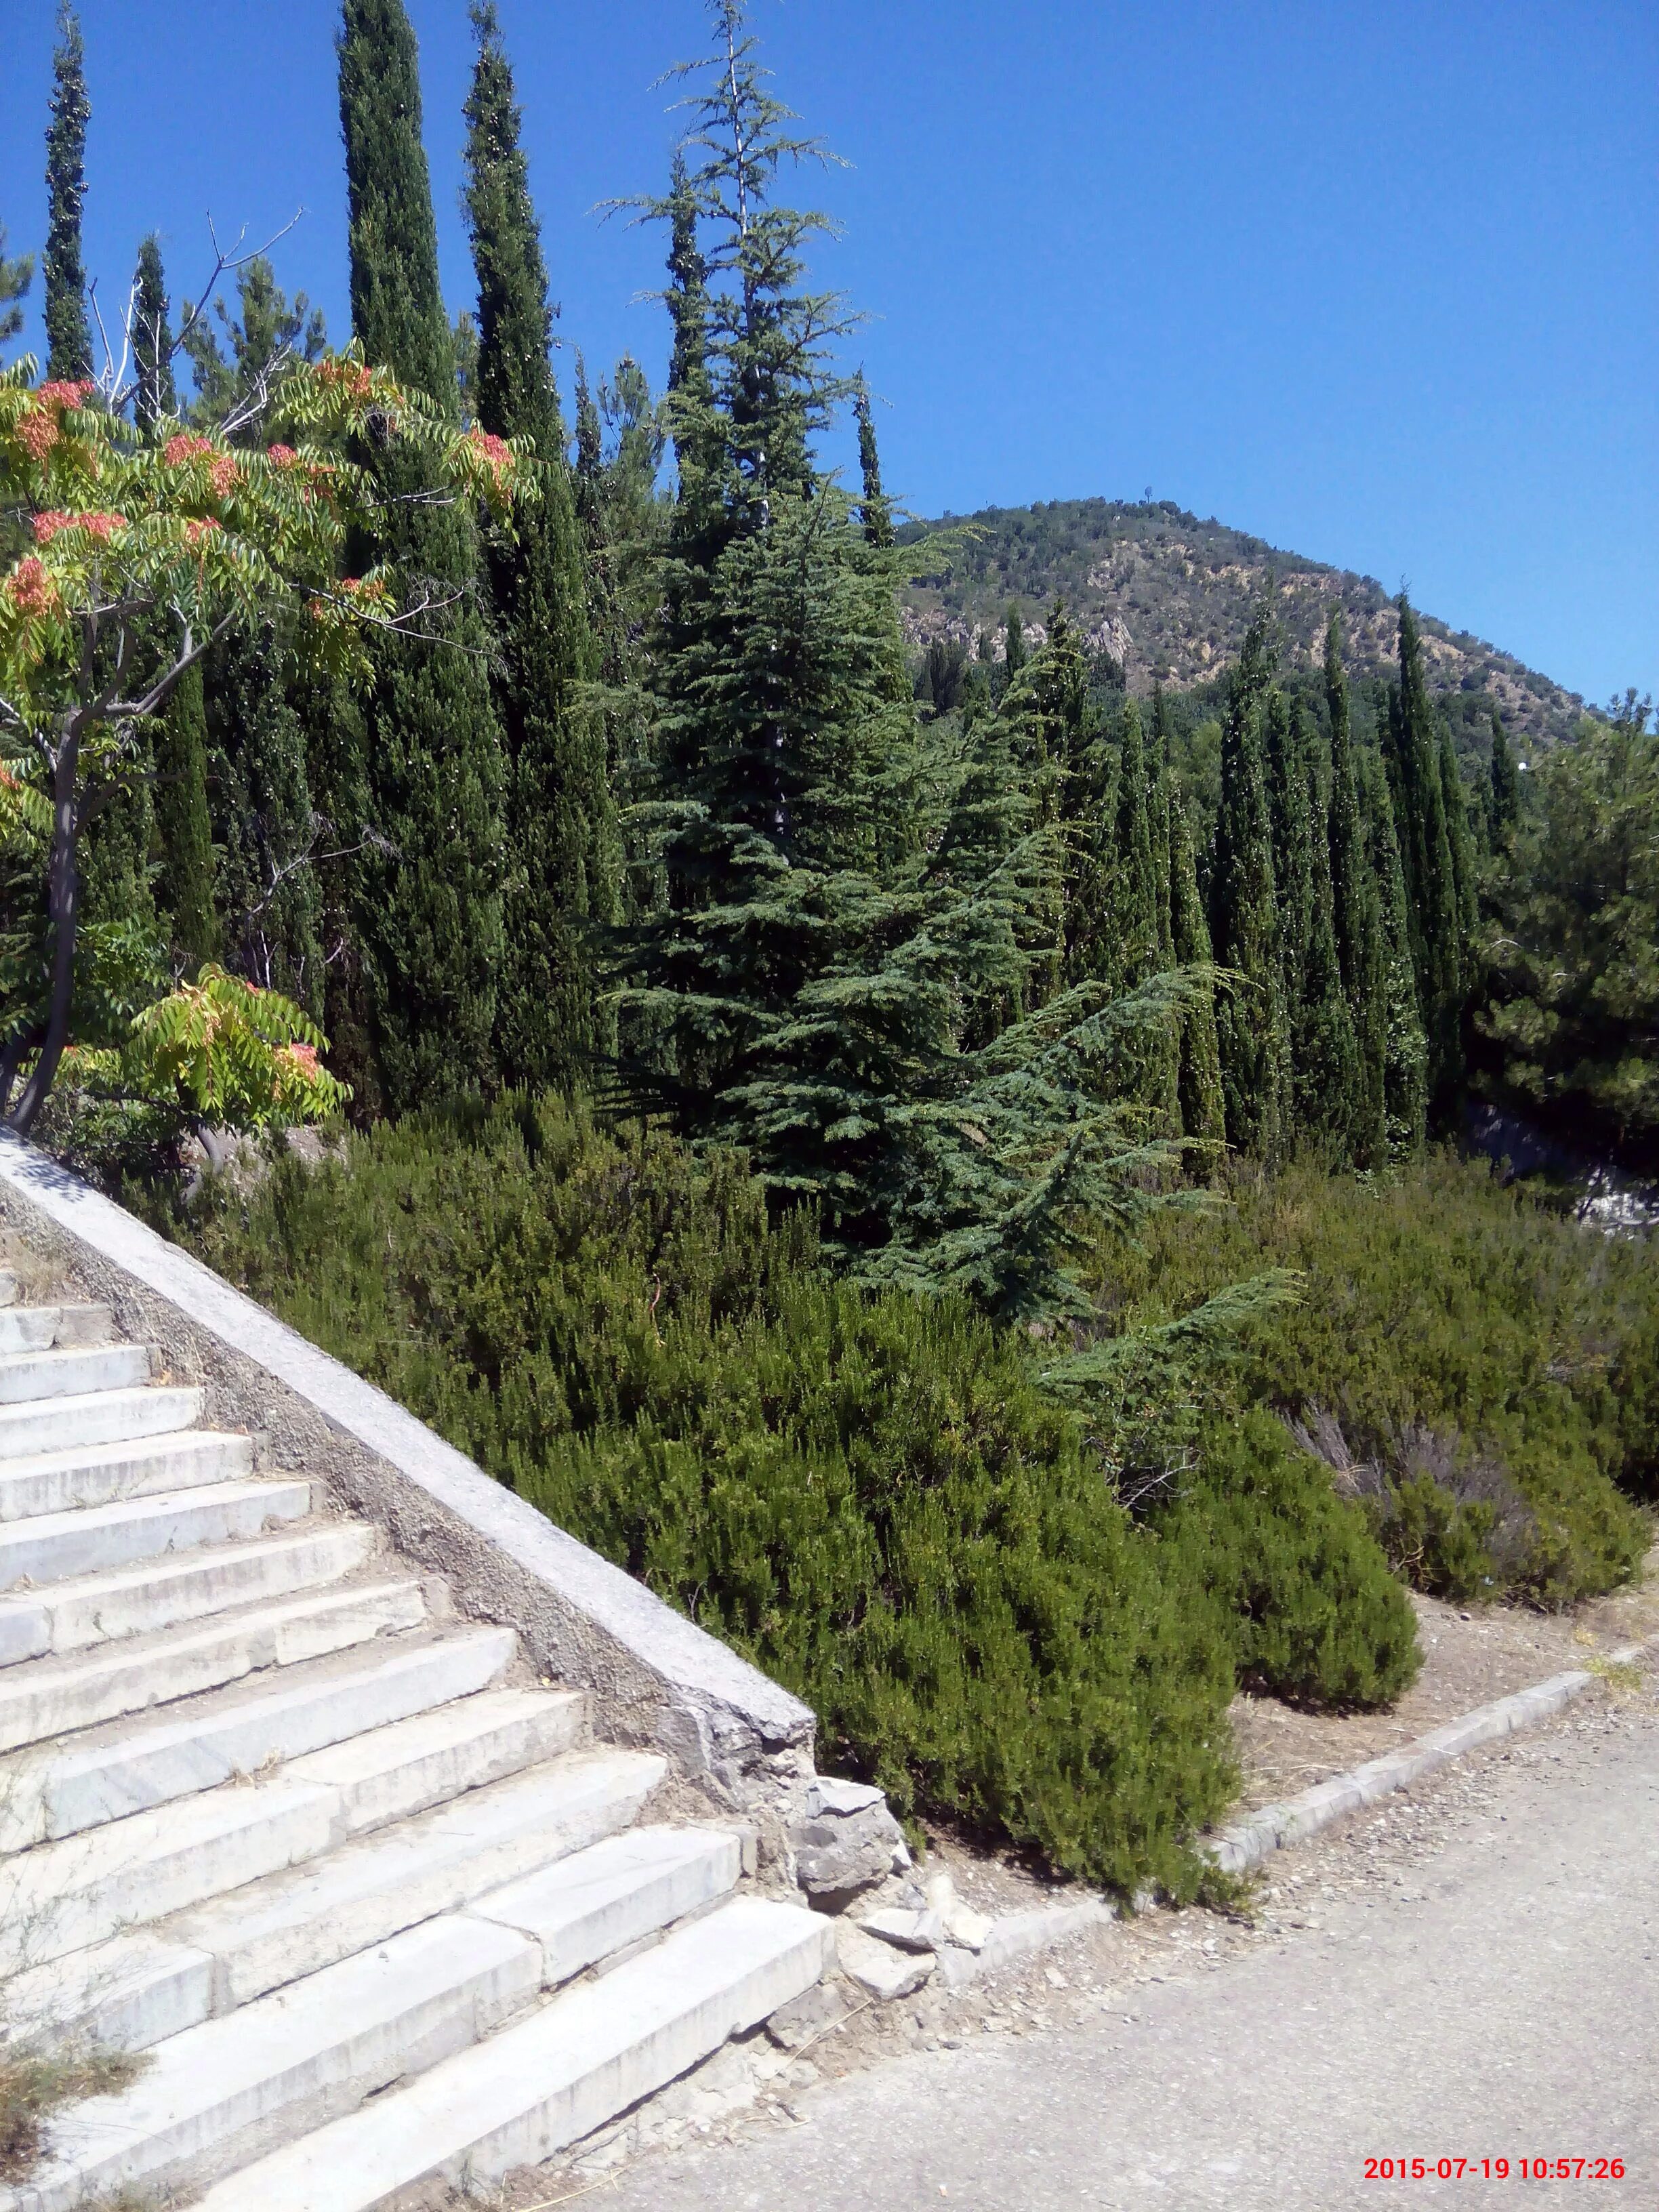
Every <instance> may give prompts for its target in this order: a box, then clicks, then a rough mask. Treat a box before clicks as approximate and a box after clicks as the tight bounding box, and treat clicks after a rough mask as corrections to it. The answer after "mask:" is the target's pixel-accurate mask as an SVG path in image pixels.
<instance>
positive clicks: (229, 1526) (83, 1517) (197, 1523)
mask: <svg viewBox="0 0 1659 2212" xmlns="http://www.w3.org/2000/svg"><path fill="white" fill-rule="evenodd" d="M310 1510H311V1485H310V1484H309V1483H308V1482H307V1481H305V1480H303V1479H302V1478H301V1477H298V1476H295V1475H281V1476H275V1475H274V1476H271V1477H270V1478H269V1479H268V1480H261V1481H246V1482H216V1483H206V1484H204V1485H203V1486H201V1487H200V1488H198V1489H195V1490H179V1491H161V1492H158V1493H157V1494H156V1495H155V1496H154V1497H149V1498H123V1499H122V1500H120V1501H119V1503H118V1504H113V1505H88V1506H82V1507H77V1508H76V1509H75V1510H73V1511H71V1512H68V1513H41V1514H37V1515H36V1516H35V1517H34V1518H33V1520H32V1521H9V1522H6V1523H5V1524H4V1525H3V1526H0V1589H15V1587H16V1585H17V1584H18V1583H21V1582H27V1583H29V1584H30V1585H31V1586H32V1587H33V1588H35V1589H39V1588H40V1586H41V1585H42V1584H43V1583H57V1582H67V1581H69V1580H70V1577H72V1576H76V1575H90V1574H96V1573H98V1572H99V1571H100V1570H106V1571H107V1570H112V1569H114V1568H117V1567H125V1566H131V1565H133V1563H134V1562H135V1561H137V1560H139V1559H157V1558H160V1557H161V1554H163V1553H167V1552H185V1551H193V1550H195V1549H196V1547H197V1546H198V1545H202V1544H228V1543H231V1542H234V1541H235V1540H236V1539H237V1538H238V1537H241V1536H257V1535H258V1534H261V1532H262V1531H263V1530H264V1528H266V1526H267V1525H268V1524H269V1523H270V1522H281V1521H298V1520H300V1519H301V1518H302V1516H304V1515H306V1514H307V1513H309V1512H310Z"/></svg>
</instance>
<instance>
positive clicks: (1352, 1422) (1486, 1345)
mask: <svg viewBox="0 0 1659 2212" xmlns="http://www.w3.org/2000/svg"><path fill="white" fill-rule="evenodd" d="M1228 1194H1229V1196H1230V1198H1231V1201H1232V1203H1231V1206H1230V1207H1229V1208H1228V1209H1227V1210H1226V1211H1225V1212H1222V1213H1221V1214H1219V1215H1218V1216H1213V1217H1209V1218H1205V1217H1196V1216H1193V1215H1182V1214H1178V1213H1173V1212H1170V1213H1164V1214H1159V1215H1156V1216H1154V1217H1153V1218H1152V1221H1151V1222H1150V1223H1149V1225H1147V1228H1146V1231H1145V1233H1144V1235H1143V1237H1142V1240H1141V1245H1140V1249H1139V1252H1137V1253H1131V1254H1126V1253H1125V1252H1124V1251H1123V1249H1122V1248H1121V1247H1119V1248H1116V1249H1115V1250H1114V1251H1113V1252H1112V1254H1111V1255H1109V1257H1107V1258H1105V1259H1103V1261H1102V1264H1101V1267H1100V1282H1101V1285H1102V1288H1101V1296H1102V1299H1103V1305H1104V1308H1105V1310H1106V1311H1107V1313H1108V1315H1109V1325H1110V1326H1111V1327H1114V1328H1121V1327H1124V1326H1126V1325H1130V1324H1144V1323H1147V1322H1158V1321H1159V1320H1162V1319H1164V1318H1165V1317H1167V1316H1170V1315H1174V1314H1178V1313H1182V1312H1183V1311H1185V1310H1188V1308H1189V1307H1191V1306H1194V1305H1195V1304H1198V1303H1199V1302H1200V1300H1202V1299H1203V1298H1205V1297H1208V1296H1210V1295H1211V1294H1212V1292H1214V1291H1217V1290H1218V1289H1219V1288H1221V1287H1222V1286H1223V1285H1225V1284H1228V1283H1230V1282H1233V1281H1237V1280H1238V1279H1241V1278H1243V1277H1248V1276H1250V1275H1252V1274H1255V1273H1257V1272H1258V1271H1260V1270H1261V1269H1262V1268H1264V1267H1292V1268H1297V1269H1300V1270H1302V1271H1303V1272H1304V1275H1305V1277H1306V1288H1305V1292H1304V1296H1303V1297H1302V1298H1301V1299H1300V1300H1299V1301H1298V1302H1297V1304H1295V1305H1293V1306H1286V1307H1282V1308H1279V1309H1277V1310H1273V1311H1272V1312H1270V1313H1267V1314H1266V1315H1264V1316H1262V1317H1261V1319H1260V1320H1258V1321H1256V1322H1253V1323H1252V1324H1250V1325H1249V1328H1248V1329H1247V1330H1246V1332H1245V1335H1244V1348H1243V1356H1242V1357H1241V1358H1239V1359H1238V1361H1237V1364H1236V1368H1235V1373H1234V1376H1233V1380H1232V1384H1231V1389H1232V1394H1233V1395H1234V1396H1235V1397H1236V1399H1237V1401H1238V1402H1239V1403H1241V1404H1257V1405H1267V1406H1272V1407H1278V1408H1279V1409H1282V1410H1283V1411H1284V1412H1285V1413H1287V1414H1289V1415H1291V1416H1292V1417H1294V1418H1297V1419H1304V1421H1305V1420H1307V1419H1310V1417H1311V1416H1312V1415H1313V1414H1314V1413H1316V1411H1317V1410H1318V1409H1321V1408H1323V1409H1326V1410H1327V1411H1328V1412H1329V1413H1331V1414H1332V1415H1333V1416H1334V1419H1336V1420H1337V1421H1338V1422H1339V1423H1340V1429H1341V1431H1342V1432H1343V1434H1344V1436H1345V1437H1346V1440H1347V1443H1348V1445H1349V1446H1350V1447H1351V1449H1352V1453H1353V1455H1354V1457H1355V1459H1356V1460H1358V1461H1364V1462H1371V1463H1372V1464H1373V1465H1375V1466H1376V1467H1377V1468H1381V1469H1383V1471H1384V1480H1383V1481H1382V1483H1381V1485H1380V1486H1379V1487H1378V1489H1377V1492H1376V1495H1375V1496H1374V1497H1373V1498H1371V1500H1370V1502H1369V1503H1368V1504H1367V1505H1366V1510H1367V1512H1368V1513H1369V1514H1370V1516H1371V1518H1372V1520H1373V1522H1374V1525H1375V1526H1376V1528H1377V1530H1378V1533H1379V1534H1380V1535H1381V1536H1382V1538H1383V1541H1384V1543H1385V1544H1386V1546H1387V1547H1388V1548H1389V1551H1390V1553H1391V1555H1392V1556H1393V1557H1394V1558H1395V1559H1396V1560H1397V1561H1398V1562H1399V1563H1400V1564H1401V1566H1402V1567H1403V1568H1404V1569H1405V1570H1406V1571H1407V1572H1409V1574H1410V1575H1411V1577H1412V1578H1413V1580H1414V1581H1416V1582H1417V1583H1419V1585H1420V1586H1421V1587H1423V1588H1425V1589H1431V1590H1440V1591H1443V1593H1444V1594H1447V1595H1461V1596H1474V1595H1481V1596H1486V1597H1495V1596H1504V1595H1510V1596H1516V1597H1522V1598H1527V1599H1530V1600H1532V1601H1534V1602H1537V1603H1540V1604H1544V1605H1550V1606H1559V1605H1565V1604H1567V1603H1570V1602H1571V1601H1573V1600H1574V1599H1576V1598H1578V1597H1581V1596H1584V1595H1589V1594H1592V1593H1595V1592H1598V1591H1601V1590H1605V1589H1611V1588H1613V1586H1615V1585H1616V1584H1618V1583H1621V1582H1624V1581H1626V1580H1627V1579H1628V1578H1629V1577H1630V1576H1631V1575H1632V1573H1633V1572H1634V1571H1635V1570H1636V1568H1637V1566H1638V1564H1639V1562H1640V1560H1641V1559H1642V1557H1643V1554H1644V1551H1645V1550H1646V1547H1647V1545H1648V1542H1649V1541H1650V1534H1651V1531H1650V1522H1649V1521H1648V1518H1647V1516H1645V1515H1644V1513H1643V1512H1642V1511H1641V1510H1639V1507H1638V1504H1637V1503H1636V1502H1634V1501H1635V1500H1636V1499H1637V1498H1640V1497H1642V1496H1651V1495H1652V1492H1653V1486H1654V1482H1655V1469H1656V1463H1659V1381H1656V1376H1655V1348H1656V1345H1659V1267H1655V1266H1654V1264H1653V1256H1654V1255H1653V1253H1652V1251H1651V1249H1650V1246H1649V1245H1648V1244H1646V1243H1639V1242H1638V1243H1624V1242H1620V1241H1618V1240H1612V1239H1608V1238H1607V1237H1603V1236H1602V1235H1601V1233H1600V1232H1599V1231H1596V1230H1595V1229H1591V1228H1586V1227H1582V1226H1580V1225H1577V1223H1574V1222H1572V1221H1570V1220H1565V1219H1563V1218H1560V1217H1559V1215H1556V1214H1553V1213H1552V1212H1548V1211H1547V1210H1546V1209H1545V1208H1544V1207H1543V1206H1540V1205H1537V1204H1535V1203H1534V1201H1533V1200H1531V1199H1530V1198H1528V1196H1527V1194H1525V1193H1524V1192H1523V1191H1521V1190H1519V1189H1516V1188H1504V1187H1503V1185H1502V1184H1501V1183H1500V1182H1498V1179H1497V1178H1496V1177H1495V1176H1493V1175H1492V1173H1491V1172H1489V1171H1488V1170H1486V1168H1484V1167H1483V1166H1480V1165H1471V1164H1465V1163H1462V1162H1460V1161H1458V1160H1456V1159H1455V1158H1449V1157H1445V1156H1436V1157H1433V1158H1430V1159H1429V1160H1427V1161H1425V1162H1424V1163H1422V1164H1419V1165H1418V1166H1416V1167H1413V1169H1411V1170H1401V1172H1400V1173H1399V1175H1398V1176H1394V1177H1390V1178H1382V1177H1379V1178H1376V1179H1375V1180H1372V1179H1368V1178H1364V1177H1360V1176H1352V1175H1339V1176H1330V1175H1328V1174H1326V1173H1325V1172H1324V1171H1323V1170H1319V1169H1316V1168H1312V1167H1300V1168H1294V1169H1291V1170H1287V1171H1285V1173H1283V1174H1281V1175H1279V1176H1275V1177H1272V1178H1268V1177H1265V1176H1259V1175H1255V1174H1249V1173H1245V1172H1240V1173H1239V1174H1238V1175H1237V1176H1236V1177H1235V1178H1234V1180H1233V1182H1232V1183H1231V1188H1230V1190H1229V1193H1228ZM1621 1483H1622V1484H1623V1485H1625V1486H1626V1490H1625V1491H1621V1488H1620V1484H1621ZM1626 1491H1627V1492H1628V1493H1629V1494H1626ZM1516 1498H1518V1500H1519V1501H1520V1502H1521V1504H1522V1507H1523V1508H1524V1516H1525V1526H1524V1529H1523V1530H1521V1529H1520V1527H1519V1523H1518V1522H1517V1517H1516V1514H1515V1512H1514V1511H1513V1510H1510V1505H1509V1504H1507V1503H1506V1502H1505V1501H1506V1500H1510V1499H1516ZM1518 1532H1519V1533H1520V1534H1522V1536H1523V1541H1516V1538H1517V1533H1518Z"/></svg>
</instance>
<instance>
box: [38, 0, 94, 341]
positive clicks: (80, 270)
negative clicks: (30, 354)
mask: <svg viewBox="0 0 1659 2212" xmlns="http://www.w3.org/2000/svg"><path fill="white" fill-rule="evenodd" d="M51 118H52V119H51V121H50V123H49V124H48V125H47V126H46V253H45V255H44V257H43V263H42V270H43V275H44V276H45V279H46V374H47V375H48V376H52V377H61V378H64V379H66V380H70V381H71V382H72V381H73V380H75V379H76V378H77V377H83V376H90V375H91V374H92V325H91V322H90V321H89V320H88V315H87V272H86V266H85V264H84V262H83V260H82V251H81V222H82V212H83V210H84V208H85V205H86V197H87V125H88V122H89V121H90V120H91V118H92V102H91V101H90V100H88V97H87V78H86V50H85V48H84V46H82V40H81V22H80V18H79V17H78V16H77V15H76V12H75V10H74V9H73V8H72V7H70V5H69V0H59V4H58V44H57V46H56V48H55V49H54V51H53V53H52V106H51Z"/></svg>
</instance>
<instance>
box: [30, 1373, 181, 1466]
mask: <svg viewBox="0 0 1659 2212" xmlns="http://www.w3.org/2000/svg"><path fill="white" fill-rule="evenodd" d="M201 1417H202V1394H201V1392H200V1391H199V1390H197V1389H191V1388H187V1387H185V1386H183V1385H179V1384H170V1383H151V1384H149V1387H148V1388H146V1389H136V1390H89V1391H87V1392H86V1393H85V1394H84V1395H81V1396H79V1397H74V1398H47V1399H44V1400H40V1401H36V1402H34V1403H32V1404H27V1405H21V1406H0V1459H19V1458H21V1457H23V1456H25V1455H34V1454H36V1453H39V1452H65V1451H73V1450H75V1449H77V1447H79V1446H80V1445H82V1444H111V1443H123V1442H126V1441H129V1440H131V1438H132V1437H159V1436H167V1435H170V1434H172V1433H173V1431H176V1430H179V1429H190V1428H194V1427H195V1425H196V1424H197V1421H198V1420H199V1419H201Z"/></svg>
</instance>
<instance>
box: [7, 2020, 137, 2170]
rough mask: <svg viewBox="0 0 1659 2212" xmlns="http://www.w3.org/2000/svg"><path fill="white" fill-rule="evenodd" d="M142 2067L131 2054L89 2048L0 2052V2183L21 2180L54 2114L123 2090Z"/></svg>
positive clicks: (43, 2143)
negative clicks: (65, 2107) (67, 2107)
mask: <svg viewBox="0 0 1659 2212" xmlns="http://www.w3.org/2000/svg"><path fill="white" fill-rule="evenodd" d="M144 2063H145V2062H144V2060H143V2058H142V2057H135V2056H134V2054H133V2053H132V2052H131V2051H107V2050H104V2049H100V2047H99V2046H98V2045H95V2044H87V2045H80V2046H70V2047H69V2048H67V2049H64V2050H59V2051H30V2050H21V2051H6V2052H3V2053H0V2181H22V2180H25V2179H27V2176H28V2173H29V2172H30V2169H31V2168H32V2167H33V2166H34V2164H35V2163H36V2161H37V2160H39V2158H40V2154H41V2152H42V2151H43V2149H44V2148H45V2146H46V2124H47V2122H48V2121H49V2120H50V2119H51V2118H52V2114H53V2113H54V2112H60V2111H62V2109H63V2107H64V2106H65V2105H76V2104H79V2103H80V2102H81V2101H82V2099H83V2098H86V2097H104V2096H108V2095H109V2094H110V2093H112V2091H114V2090H117V2089H125V2087H126V2086H127V2084H128V2082H129V2081H132V2080H133V2078H134V2077H135V2075H137V2074H139V2073H140V2072H141V2071H142V2070H143V2066H144Z"/></svg>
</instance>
